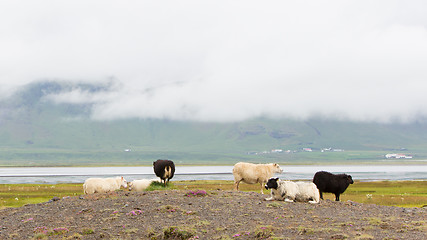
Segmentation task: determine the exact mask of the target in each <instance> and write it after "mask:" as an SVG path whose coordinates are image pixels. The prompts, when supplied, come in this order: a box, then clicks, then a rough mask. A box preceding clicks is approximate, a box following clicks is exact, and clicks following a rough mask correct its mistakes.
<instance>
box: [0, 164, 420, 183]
mask: <svg viewBox="0 0 427 240" xmlns="http://www.w3.org/2000/svg"><path fill="white" fill-rule="evenodd" d="M281 167H282V169H283V170H284V172H283V173H281V174H276V175H275V176H277V177H279V178H280V179H284V180H297V179H298V180H311V179H312V178H313V176H314V174H315V173H316V172H317V171H328V172H332V173H347V174H350V175H351V176H352V177H353V179H354V180H361V181H375V180H427V165H282V166H281ZM232 169H233V166H179V165H177V166H176V171H175V176H174V178H173V180H233V174H232ZM112 176H124V177H125V178H126V180H128V181H132V180H134V179H145V178H146V179H148V178H156V177H155V175H154V173H153V167H151V166H150V167H7V168H0V184H17V183H38V184H55V183H83V182H84V180H85V179H86V178H89V177H112Z"/></svg>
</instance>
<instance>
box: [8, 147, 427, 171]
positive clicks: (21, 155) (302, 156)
mask: <svg viewBox="0 0 427 240" xmlns="http://www.w3.org/2000/svg"><path fill="white" fill-rule="evenodd" d="M261 150H262V149H261ZM387 153H390V152H389V151H350V150H348V151H343V152H323V153H322V152H320V151H313V152H296V153H284V152H282V153H271V152H268V153H262V152H257V153H256V154H255V153H251V154H249V153H248V152H245V151H243V150H242V151H235V152H230V151H218V152H207V151H204V152H197V151H161V150H147V149H143V148H134V149H132V151H130V152H125V151H123V149H116V150H111V149H110V150H104V149H101V150H72V149H21V148H0V157H1V158H0V167H54V166H135V165H138V166H141V165H146V166H151V165H152V162H153V161H155V160H157V159H172V160H174V162H175V163H177V164H180V165H213V164H215V165H233V164H234V163H236V162H240V161H245V162H254V163H270V162H276V163H279V164H294V165H295V164H426V165H427V162H425V161H424V162H423V161H422V160H423V159H427V157H426V156H424V154H421V153H419V154H418V155H417V156H416V157H414V158H413V159H385V158H384V155H385V154H387Z"/></svg>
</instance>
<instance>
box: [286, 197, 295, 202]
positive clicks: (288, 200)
mask: <svg viewBox="0 0 427 240" xmlns="http://www.w3.org/2000/svg"><path fill="white" fill-rule="evenodd" d="M285 202H294V200H292V199H289V198H285Z"/></svg>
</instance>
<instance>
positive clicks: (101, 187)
mask: <svg viewBox="0 0 427 240" xmlns="http://www.w3.org/2000/svg"><path fill="white" fill-rule="evenodd" d="M120 187H124V188H127V182H126V180H125V179H124V178H123V177H116V178H88V179H86V181H85V182H84V184H83V191H84V193H85V194H92V193H106V192H112V191H115V190H118V189H120Z"/></svg>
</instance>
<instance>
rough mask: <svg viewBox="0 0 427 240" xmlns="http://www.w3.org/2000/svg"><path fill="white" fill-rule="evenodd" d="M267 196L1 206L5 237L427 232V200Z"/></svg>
mask: <svg viewBox="0 0 427 240" xmlns="http://www.w3.org/2000/svg"><path fill="white" fill-rule="evenodd" d="M265 197H267V195H261V194H258V193H253V192H234V191H222V190H218V191H208V192H205V191H203V190H200V191H183V190H168V191H152V192H141V193H134V192H126V191H119V192H114V193H110V194H93V195H84V196H76V197H66V198H62V199H59V198H54V199H52V200H51V201H49V202H46V203H40V204H31V205H26V206H23V207H20V208H9V209H3V210H0V219H1V220H0V239H28V238H38V239H43V238H46V239H47V238H49V239H100V238H105V239H267V238H270V237H272V238H275V239H346V238H350V239H427V236H426V233H427V224H426V221H427V220H426V216H427V209H425V208H399V207H388V206H378V205H373V204H359V203H356V202H350V201H348V202H333V201H329V200H326V201H321V203H320V204H308V203H285V202H278V201H274V202H269V201H264V198H265Z"/></svg>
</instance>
